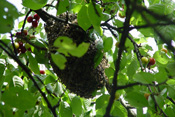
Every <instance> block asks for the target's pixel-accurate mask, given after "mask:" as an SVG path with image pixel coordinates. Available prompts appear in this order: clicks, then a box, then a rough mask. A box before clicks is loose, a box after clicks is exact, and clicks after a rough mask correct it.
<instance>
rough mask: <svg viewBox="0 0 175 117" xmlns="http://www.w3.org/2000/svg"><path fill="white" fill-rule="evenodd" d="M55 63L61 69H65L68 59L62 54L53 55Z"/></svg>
mask: <svg viewBox="0 0 175 117" xmlns="http://www.w3.org/2000/svg"><path fill="white" fill-rule="evenodd" d="M51 57H52V60H53V62H54V63H55V64H56V65H57V66H58V67H59V68H60V69H64V68H65V63H66V61H67V60H66V58H65V57H64V56H63V55H61V54H51Z"/></svg>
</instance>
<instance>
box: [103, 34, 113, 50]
mask: <svg viewBox="0 0 175 117" xmlns="http://www.w3.org/2000/svg"><path fill="white" fill-rule="evenodd" d="M112 45H113V39H112V37H107V38H104V39H103V47H104V52H108V51H109V50H111V48H112Z"/></svg>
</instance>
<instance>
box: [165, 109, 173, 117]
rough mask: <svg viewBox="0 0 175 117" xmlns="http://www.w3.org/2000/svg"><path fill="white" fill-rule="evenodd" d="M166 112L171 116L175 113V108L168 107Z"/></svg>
mask: <svg viewBox="0 0 175 117" xmlns="http://www.w3.org/2000/svg"><path fill="white" fill-rule="evenodd" d="M165 113H166V115H167V116H168V117H171V116H172V115H175V111H174V108H172V107H166V109H165Z"/></svg>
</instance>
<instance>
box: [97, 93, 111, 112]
mask: <svg viewBox="0 0 175 117" xmlns="http://www.w3.org/2000/svg"><path fill="white" fill-rule="evenodd" d="M109 97H110V96H109V95H107V94H104V95H102V96H100V97H99V98H98V99H97V101H96V109H100V108H102V107H106V106H107V104H108V101H109Z"/></svg>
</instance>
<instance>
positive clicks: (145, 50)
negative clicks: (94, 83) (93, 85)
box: [0, 0, 175, 117]
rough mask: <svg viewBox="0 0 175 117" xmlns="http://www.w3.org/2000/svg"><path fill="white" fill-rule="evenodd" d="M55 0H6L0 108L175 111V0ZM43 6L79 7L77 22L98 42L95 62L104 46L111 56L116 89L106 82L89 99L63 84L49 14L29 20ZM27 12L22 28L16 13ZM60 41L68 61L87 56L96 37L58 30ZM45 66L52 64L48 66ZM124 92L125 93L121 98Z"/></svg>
mask: <svg viewBox="0 0 175 117" xmlns="http://www.w3.org/2000/svg"><path fill="white" fill-rule="evenodd" d="M52 1H53V2H51V3H50V2H48V0H23V1H22V5H23V10H24V12H21V11H18V10H17V8H16V7H17V6H14V5H12V4H11V3H9V2H8V1H6V0H1V1H0V5H1V7H0V26H1V28H0V91H1V92H0V116H55V117H56V116H57V115H59V116H60V117H71V116H76V117H80V116H83V117H89V116H97V117H101V116H105V117H109V115H111V116H117V117H127V116H136V115H137V116H143V117H144V116H164V117H168V116H170V117H172V116H173V115H174V114H175V111H174V110H175V101H174V100H175V94H174V92H175V72H174V70H175V59H174V56H175V44H173V43H174V42H175V33H174V31H175V22H174V19H175V10H174V6H175V3H174V2H173V1H172V0H144V1H143V0H70V1H69V0H52ZM19 4H20V3H19ZM38 9H45V10H47V12H48V13H50V12H51V11H53V9H56V14H57V15H60V14H62V13H64V12H67V13H68V14H71V13H76V14H77V24H78V25H79V26H80V27H81V28H82V29H83V30H84V31H86V32H87V33H88V34H89V35H90V37H93V38H94V39H95V41H97V42H98V45H97V48H98V51H97V55H96V57H95V58H94V62H95V66H94V67H96V66H97V65H98V64H99V63H100V61H101V60H102V58H103V54H105V55H106V57H107V59H108V64H109V66H107V68H106V69H105V74H106V76H107V77H108V80H109V81H108V82H109V85H110V86H111V89H110V90H109V89H108V88H106V87H107V86H106V87H103V88H102V89H100V90H98V91H94V93H93V95H94V98H90V99H86V98H83V97H80V96H78V95H76V94H73V93H71V92H70V91H69V90H67V89H66V86H65V85H64V84H61V82H60V81H59V80H58V78H57V76H56V75H55V74H54V72H53V69H52V68H51V66H50V64H49V60H48V57H47V56H48V52H50V51H52V50H50V48H49V46H48V40H47V34H46V33H45V31H44V22H42V21H41V19H40V20H39V19H37V21H36V19H32V21H31V22H35V23H37V25H35V26H34V27H33V26H32V25H30V24H29V23H28V22H27V21H26V19H27V17H28V16H29V15H31V16H32V15H34V14H35V12H36V10H38ZM50 14H51V13H50ZM21 18H22V19H23V20H21V21H20V22H19V24H18V29H16V26H15V21H16V19H21ZM24 30H27V34H25V33H24V32H23V31H24ZM9 34H10V35H9ZM150 40H151V42H150ZM15 42H17V43H18V44H19V45H18V46H16V45H15V44H14V43H15ZM153 42H156V44H155V45H154V46H153V45H152V44H153ZM25 45H28V47H27V48H25ZM54 47H55V48H57V49H56V53H52V54H51V57H52V59H53V61H54V62H55V63H56V65H57V66H58V67H59V68H60V69H64V68H65V65H66V62H67V60H66V57H65V56H74V57H79V58H81V57H82V56H83V55H84V54H85V53H86V52H87V50H88V47H89V44H88V43H86V42H83V43H81V44H79V45H76V44H75V43H74V42H73V41H72V40H71V38H69V37H66V36H64V37H58V38H57V40H56V41H55V42H54ZM155 47H156V48H157V49H154V48H155ZM162 48H165V49H167V51H165V50H164V51H162ZM152 50H153V51H152ZM142 57H146V58H148V60H149V58H154V59H155V61H156V62H155V64H149V61H148V62H143V61H142V60H141V58H142ZM43 69H44V70H45V72H41V71H40V70H43ZM87 75H88V74H87ZM116 92H117V93H118V94H119V95H118V96H119V98H118V97H116V98H115V93H116ZM144 94H147V96H148V97H147V98H146V97H144ZM133 110H135V111H134V112H133ZM143 110H144V111H143Z"/></svg>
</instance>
